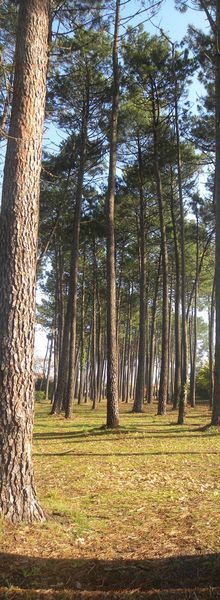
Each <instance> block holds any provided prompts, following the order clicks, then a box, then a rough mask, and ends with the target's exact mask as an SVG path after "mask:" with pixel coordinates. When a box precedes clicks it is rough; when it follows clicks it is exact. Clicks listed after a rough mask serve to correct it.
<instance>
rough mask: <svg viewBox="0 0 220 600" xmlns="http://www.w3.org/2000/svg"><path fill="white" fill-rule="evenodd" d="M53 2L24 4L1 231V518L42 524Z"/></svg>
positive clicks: (31, 0) (32, 0)
mask: <svg viewBox="0 0 220 600" xmlns="http://www.w3.org/2000/svg"><path fill="white" fill-rule="evenodd" d="M48 31H49V2H48V0H23V2H21V3H20V8H19V17H18V29H17V42H16V53H15V80H14V93H13V104H12V113H11V121H10V128H9V137H8V144H7V153H6V161H5V170H4V182H3V192H2V206H1V226H0V253H1V260H0V331H1V343H0V396H1V404H0V430H1V436H0V514H1V515H2V516H3V517H6V518H7V519H9V520H10V521H13V522H18V521H28V522H32V521H35V520H42V519H43V518H44V516H43V512H42V509H41V508H40V506H39V504H38V502H37V499H36V491H35V485H34V477H33V469H32V458H31V448H32V430H33V413H34V378H33V350H34V318H35V280H36V257H37V235H38V218H39V216H38V214H39V183H40V167H41V146H42V131H43V122H44V109H45V90H46V73H47V60H48V56H47V55H48Z"/></svg>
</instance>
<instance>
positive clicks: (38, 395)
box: [35, 390, 45, 402]
mask: <svg viewBox="0 0 220 600" xmlns="http://www.w3.org/2000/svg"><path fill="white" fill-rule="evenodd" d="M35 400H36V402H43V400H45V392H43V391H40V390H36V391H35Z"/></svg>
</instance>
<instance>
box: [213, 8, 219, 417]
mask: <svg viewBox="0 0 220 600" xmlns="http://www.w3.org/2000/svg"><path fill="white" fill-rule="evenodd" d="M215 35H216V51H215V52H216V54H215V57H216V76H215V124H216V172H215V216H216V250H215V279H216V290H215V296H216V328H215V331H216V333H215V368H214V392H213V409H212V425H219V424H220V260H219V257H220V0H216V34H215Z"/></svg>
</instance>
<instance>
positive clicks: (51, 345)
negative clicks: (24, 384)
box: [45, 333, 54, 400]
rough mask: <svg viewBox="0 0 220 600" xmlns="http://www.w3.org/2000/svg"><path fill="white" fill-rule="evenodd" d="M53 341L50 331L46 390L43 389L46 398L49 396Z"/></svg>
mask: <svg viewBox="0 0 220 600" xmlns="http://www.w3.org/2000/svg"><path fill="white" fill-rule="evenodd" d="M53 342H54V338H53V334H52V333H51V335H50V349H49V357H48V365H47V379H46V391H45V397H46V400H48V398H49V385H50V369H51V360H52V353H53Z"/></svg>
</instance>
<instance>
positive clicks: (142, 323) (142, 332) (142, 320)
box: [133, 138, 146, 413]
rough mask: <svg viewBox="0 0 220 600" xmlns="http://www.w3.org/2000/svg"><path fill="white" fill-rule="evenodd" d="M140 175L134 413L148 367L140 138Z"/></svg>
mask: <svg viewBox="0 0 220 600" xmlns="http://www.w3.org/2000/svg"><path fill="white" fill-rule="evenodd" d="M138 173H139V232H140V241H139V244H140V249H139V254H140V267H139V268H140V305H139V306H140V309H139V310H140V312H139V347H138V370H137V381H136V389H135V401H134V406H133V412H135V413H140V412H142V406H143V402H144V386H145V366H146V363H145V361H146V356H145V354H146V250H145V210H144V182H143V164H142V153H141V145H140V140H139V138H138Z"/></svg>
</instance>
